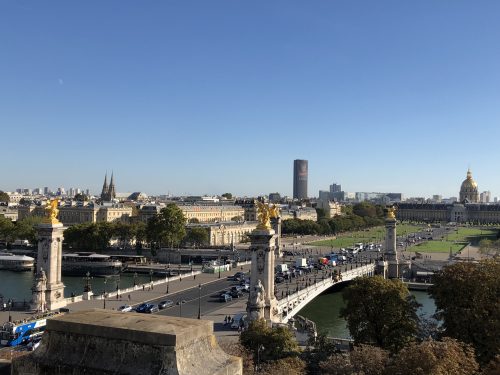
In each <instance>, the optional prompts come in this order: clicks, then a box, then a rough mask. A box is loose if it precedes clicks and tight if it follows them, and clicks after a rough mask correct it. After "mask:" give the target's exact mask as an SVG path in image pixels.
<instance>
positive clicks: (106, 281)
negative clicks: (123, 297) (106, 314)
mask: <svg viewBox="0 0 500 375" xmlns="http://www.w3.org/2000/svg"><path fill="white" fill-rule="evenodd" d="M107 283H108V279H107V278H106V277H105V278H104V298H103V300H104V307H103V308H104V309H105V308H106V284H107Z"/></svg>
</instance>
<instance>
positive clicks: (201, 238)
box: [183, 227, 209, 246]
mask: <svg viewBox="0 0 500 375" xmlns="http://www.w3.org/2000/svg"><path fill="white" fill-rule="evenodd" d="M183 242H184V243H185V244H189V245H192V246H204V245H208V243H209V238H208V231H207V230H206V229H205V228H199V227H196V228H189V229H188V230H187V232H186V237H184V240H183Z"/></svg>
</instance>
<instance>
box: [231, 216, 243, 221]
mask: <svg viewBox="0 0 500 375" xmlns="http://www.w3.org/2000/svg"><path fill="white" fill-rule="evenodd" d="M231 221H238V222H239V221H243V218H242V217H241V216H233V217H232V218H231Z"/></svg>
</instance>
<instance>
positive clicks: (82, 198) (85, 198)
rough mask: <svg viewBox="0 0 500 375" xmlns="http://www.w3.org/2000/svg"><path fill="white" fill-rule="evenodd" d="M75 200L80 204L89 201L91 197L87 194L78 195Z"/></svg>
mask: <svg viewBox="0 0 500 375" xmlns="http://www.w3.org/2000/svg"><path fill="white" fill-rule="evenodd" d="M73 199H74V200H75V201H78V202H85V201H88V200H89V197H88V195H86V194H83V193H78V194H76V195H75V197H74V198H73Z"/></svg>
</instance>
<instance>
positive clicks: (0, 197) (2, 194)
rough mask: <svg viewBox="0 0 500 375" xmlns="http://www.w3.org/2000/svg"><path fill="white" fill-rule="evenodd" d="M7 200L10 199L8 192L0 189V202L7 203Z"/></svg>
mask: <svg viewBox="0 0 500 375" xmlns="http://www.w3.org/2000/svg"><path fill="white" fill-rule="evenodd" d="M9 201H10V197H9V194H7V193H5V192H3V191H1V190H0V202H2V203H9Z"/></svg>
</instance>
